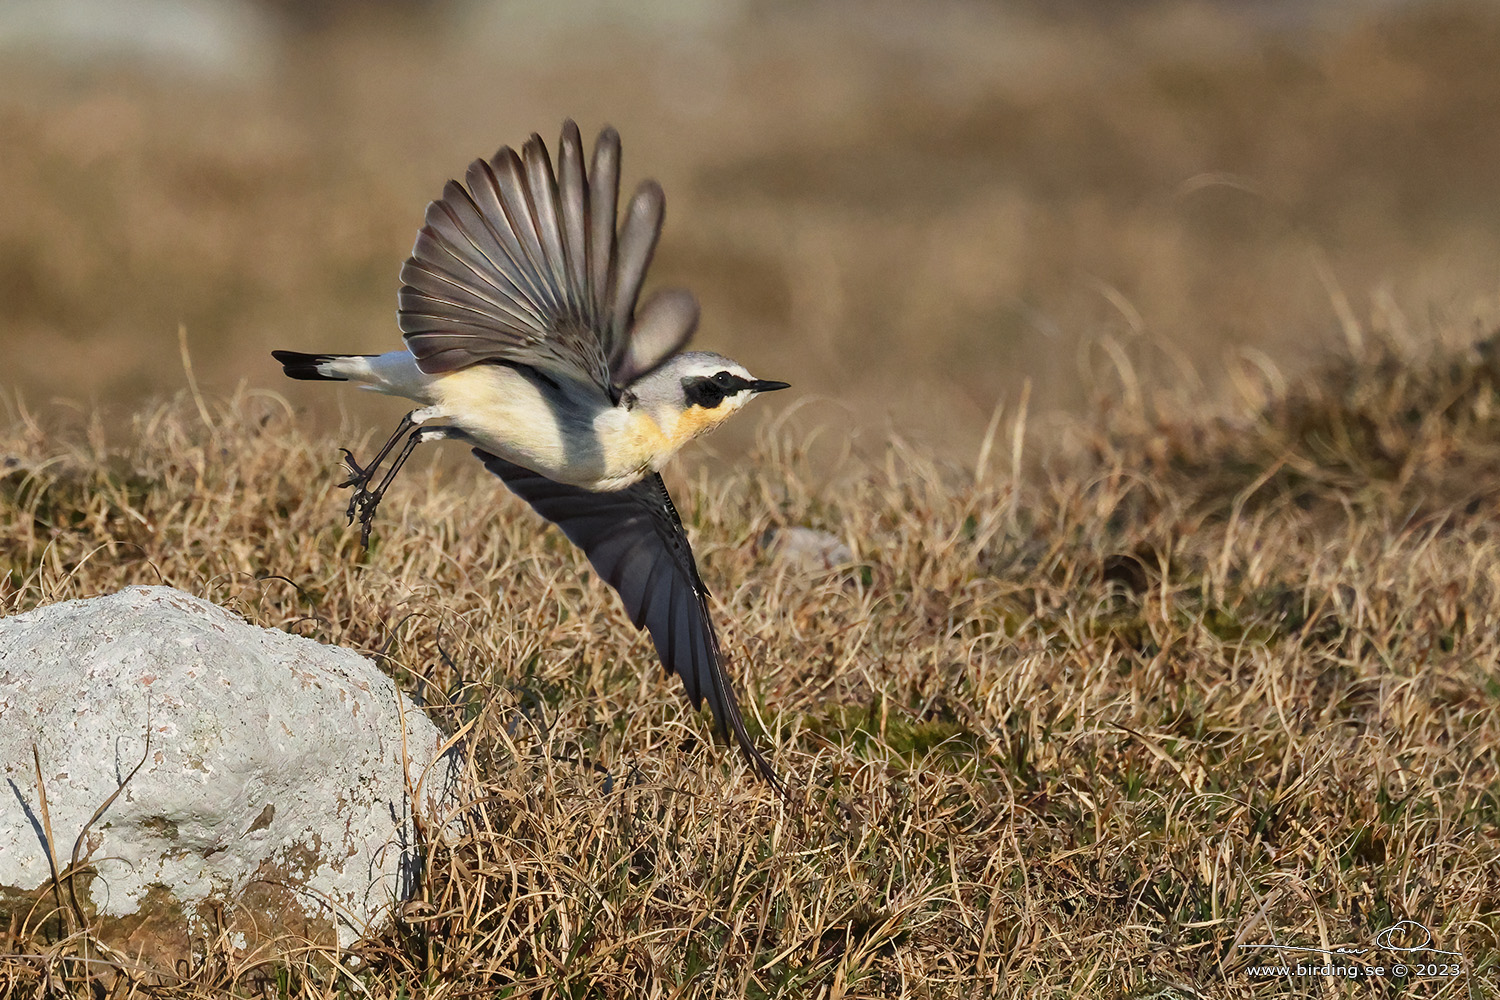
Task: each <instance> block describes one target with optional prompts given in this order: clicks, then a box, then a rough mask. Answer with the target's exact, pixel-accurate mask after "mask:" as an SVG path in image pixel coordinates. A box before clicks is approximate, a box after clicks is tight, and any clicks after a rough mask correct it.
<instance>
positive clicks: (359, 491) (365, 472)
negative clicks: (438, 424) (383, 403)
mask: <svg viewBox="0 0 1500 1000" xmlns="http://www.w3.org/2000/svg"><path fill="white" fill-rule="evenodd" d="M434 416H437V411H436V410H435V408H433V407H430V406H427V407H423V408H422V409H420V410H412V411H411V412H410V413H408V414H406V416H404V417H402V418H401V423H399V424H397V425H396V430H395V431H394V432H392V434H391V436H390V439H389V440H388V441H386V443H385V445H384V446H383V447H382V448H381V449H380V451H378V452H376V453H375V457H374V459H372V460H371V461H370V464H369V465H365V466H361V465H360V464H359V463H358V462H356V461H355V460H354V452H352V451H350V450H349V449H348V448H340V449H339V450H340V451H342V452H343V453H344V464H345V465H346V466H348V468H349V478H348V479H346V480H344V481H343V482H342V483H339V489H341V490H346V489H348V488H349V487H351V486H352V487H354V495H353V496H351V497H350V498H349V510H348V511H347V516H348V518H349V523H350V524H353V523H354V514H355V512H356V511H357V510H359V508H360V506H361V502H362V499H363V498H364V497H365V496H366V495H367V494H368V491H367V490H366V489H365V487H366V486H368V485H369V484H370V482H371V480H373V479H374V478H375V470H376V469H378V468H380V463H381V462H384V461H385V458H386V456H387V455H389V454H390V453H391V449H392V448H395V447H396V442H398V441H400V440H401V438H402V436H403V435H404V434H406V432H407V431H409V430H411V429H412V428H413V427H415V426H416V425H417V424H420V423H421V422H422V421H424V420H428V419H431V418H432V417H434Z"/></svg>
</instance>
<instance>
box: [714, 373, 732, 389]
mask: <svg viewBox="0 0 1500 1000" xmlns="http://www.w3.org/2000/svg"><path fill="white" fill-rule="evenodd" d="M714 381H715V382H716V383H718V385H719V387H720V388H721V389H728V388H730V387H731V386H732V385H734V376H733V375H731V374H729V373H728V372H719V374H717V375H715V376H714Z"/></svg>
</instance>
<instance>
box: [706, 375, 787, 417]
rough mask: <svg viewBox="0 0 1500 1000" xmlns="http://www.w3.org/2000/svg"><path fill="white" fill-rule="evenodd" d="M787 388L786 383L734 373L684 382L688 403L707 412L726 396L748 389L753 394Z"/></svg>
mask: <svg viewBox="0 0 1500 1000" xmlns="http://www.w3.org/2000/svg"><path fill="white" fill-rule="evenodd" d="M785 388H787V384H786V383H785V382H771V381H768V380H766V379H748V378H740V377H739V376H738V375H735V374H734V373H733V372H719V373H717V374H716V375H714V376H713V377H712V378H705V377H704V376H702V375H692V376H689V377H688V378H685V379H683V380H682V394H683V395H684V396H685V397H686V398H687V401H688V403H690V404H691V405H693V406H701V407H703V408H704V409H705V410H712V409H713V408H714V407H716V406H718V405H719V404H720V403H722V402H723V401H724V397H725V396H733V395H735V394H736V393H740V392H744V391H745V390H746V389H749V390H750V391H751V392H772V391H774V390H776V389H785Z"/></svg>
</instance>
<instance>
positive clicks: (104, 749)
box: [0, 587, 454, 957]
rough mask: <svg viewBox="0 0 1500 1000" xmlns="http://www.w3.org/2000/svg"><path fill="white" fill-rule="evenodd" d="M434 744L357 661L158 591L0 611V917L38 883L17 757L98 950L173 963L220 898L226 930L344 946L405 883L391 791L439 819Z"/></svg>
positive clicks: (424, 724) (406, 837) (45, 876)
mask: <svg viewBox="0 0 1500 1000" xmlns="http://www.w3.org/2000/svg"><path fill="white" fill-rule="evenodd" d="M403 718H404V722H403ZM148 720H149V729H150V750H149V753H147V752H146V751H147V743H146V734H147V728H148ZM403 728H404V732H403ZM441 743H442V736H441V733H440V732H439V731H438V730H437V728H436V727H435V726H434V725H433V724H432V723H431V721H429V720H428V718H427V717H426V716H425V715H424V714H423V713H422V711H421V710H420V709H418V708H417V707H415V706H414V705H413V704H412V703H411V702H410V701H409V700H408V699H407V698H406V697H405V696H404V695H401V694H399V692H398V691H397V690H396V687H395V685H394V684H392V682H391V680H390V678H389V677H387V676H386V675H385V674H383V673H382V672H381V671H380V670H379V669H377V668H376V667H375V665H374V664H373V663H371V662H370V661H369V660H366V659H365V658H363V657H361V656H359V655H358V654H356V653H354V652H352V651H350V650H346V649H340V648H338V647H333V646H324V645H321V644H319V643H316V642H313V641H311V640H309V639H303V638H300V637H298V636H293V635H289V634H287V633H285V632H279V631H276V630H273V629H263V628H256V627H254V626H252V625H248V624H246V623H245V622H244V621H243V620H241V619H240V618H238V617H236V616H235V615H232V614H230V613H229V612H228V611H225V610H224V609H223V608H220V607H217V606H215V605H213V604H210V603H208V602H207V601H202V600H199V599H198V598H196V597H192V596H190V595H188V594H184V593H182V592H180V591H177V590H173V589H171V588H168V587H130V588H127V589H126V590H123V591H121V592H120V593H118V594H114V595H111V596H108V597H99V598H94V599H91V600H83V601H69V602H67V603H65V604H56V605H52V606H50V607H45V608H40V609H38V610H35V611H32V612H30V613H28V614H24V615H18V616H16V617H13V618H9V619H5V620H3V621H0V779H3V781H0V920H3V918H4V912H3V911H4V910H5V909H7V908H8V907H7V906H5V905H3V904H5V903H6V901H10V902H12V903H14V902H17V901H19V902H21V903H22V904H23V905H25V898H24V897H25V896H26V895H28V894H29V896H30V898H32V899H35V898H38V897H39V896H40V895H42V894H43V893H44V892H45V891H46V888H47V887H48V886H50V879H51V875H50V870H49V865H48V860H47V853H46V849H45V840H46V837H45V834H44V833H43V831H44V829H45V828H46V826H45V823H44V817H43V812H42V808H41V799H40V797H39V795H38V792H37V777H36V767H35V764H34V763H33V757H32V748H33V747H35V748H36V751H37V753H38V754H39V755H40V759H41V775H42V782H43V784H44V786H45V790H46V804H47V817H48V818H50V824H51V830H52V835H53V837H54V838H55V843H54V852H55V854H56V860H57V864H58V867H59V869H65V868H66V867H67V865H68V862H69V858H70V857H71V855H72V854H73V851H74V845H75V842H78V844H79V849H78V854H79V858H80V860H85V859H87V860H88V861H89V862H90V863H91V866H92V868H93V869H94V872H95V874H94V875H93V876H92V877H88V878H80V879H79V880H78V883H79V888H80V890H82V888H83V886H85V885H86V886H87V891H86V892H84V891H80V892H79V896H80V898H81V901H82V902H83V903H84V905H85V907H86V908H87V909H88V910H89V911H91V913H90V915H91V917H96V918H98V920H99V921H100V922H101V926H103V927H104V931H103V932H102V936H104V937H105V939H106V940H109V936H110V928H111V927H112V928H113V929H114V935H115V936H116V937H117V938H124V939H126V940H127V941H128V943H129V944H130V945H132V946H135V945H144V946H145V949H146V951H147V953H155V954H156V955H157V956H159V957H161V956H166V957H170V956H172V955H174V954H181V953H182V952H183V951H184V950H185V945H186V942H187V938H186V937H185V936H184V932H185V931H187V930H189V929H195V931H196V935H197V936H200V937H201V935H202V933H203V931H204V930H208V931H209V932H210V933H212V931H213V930H214V927H213V925H212V920H213V919H214V916H213V914H214V910H215V909H217V908H220V907H222V912H223V913H224V914H225V919H226V920H227V921H228V922H229V923H231V924H233V925H234V927H235V930H236V933H240V934H243V933H245V930H244V929H245V928H246V927H249V928H252V929H254V930H255V931H256V932H257V933H259V934H262V935H263V934H264V932H265V931H266V930H267V929H268V924H271V925H277V926H271V927H269V929H270V930H272V931H276V930H281V931H286V930H287V929H288V928H287V925H288V923H290V924H292V925H295V930H296V931H297V932H300V933H304V934H308V935H310V936H314V937H317V938H321V939H327V938H329V936H330V935H329V934H328V932H329V930H330V929H332V930H336V932H337V938H338V941H339V943H340V944H347V943H348V942H350V941H351V940H353V939H354V938H356V937H358V936H359V935H360V934H362V933H364V932H366V931H367V930H370V929H374V928H375V927H377V926H379V925H380V923H381V922H382V921H384V920H385V919H387V918H388V917H389V915H390V912H391V908H392V904H393V903H394V902H395V901H396V900H399V899H405V898H406V897H407V895H408V893H409V891H410V889H411V888H412V886H411V880H412V876H413V873H414V871H415V864H414V858H413V856H412V850H411V847H412V845H413V844H414V843H415V835H414V832H413V829H412V818H411V810H412V800H411V797H410V796H409V795H408V783H409V784H410V787H413V788H415V787H416V786H417V783H418V782H419V781H420V782H422V794H421V796H420V798H421V804H420V805H418V808H419V809H421V810H423V815H426V816H432V817H434V819H440V814H439V812H438V810H439V809H440V808H441V805H442V802H443V799H444V796H445V794H446V793H447V792H448V790H449V787H450V785H451V782H452V780H453V773H454V772H453V769H452V760H453V755H449V756H447V757H444V758H442V759H441V760H439V761H438V762H437V764H436V766H432V767H431V768H430V770H429V765H432V764H433V762H434V758H435V756H436V754H437V751H438V749H439V747H440V745H441ZM143 754H144V755H145V757H146V761H145V765H144V766H143V767H141V769H140V771H139V772H138V773H136V774H135V775H134V777H129V779H128V780H126V779H127V776H129V775H130V772H131V769H132V768H134V767H135V766H136V764H137V763H138V762H140V761H141V759H142V756H143ZM403 761H404V762H405V765H406V766H405V767H404V768H403V766H402V765H403ZM121 782H124V788H123V790H122V791H121V792H120V794H119V796H118V797H117V798H116V799H115V800H114V802H113V803H111V804H110V805H109V807H108V808H107V809H106V810H105V811H104V812H103V814H102V815H101V816H99V818H98V819H96V820H95V821H94V822H93V823H92V825H90V823H89V819H90V817H91V816H92V815H93V813H94V811H95V809H97V808H99V806H101V805H102V804H103V803H104V802H105V801H106V800H107V799H108V798H109V796H110V795H112V794H113V793H114V792H115V790H116V789H117V788H119V787H120V785H121ZM85 834H86V835H85ZM81 835H84V836H82V840H81V841H80V840H79V838H80V836H81ZM39 887H40V891H38V890H39ZM148 896H149V899H148ZM110 918H122V919H121V920H119V921H114V922H111V920H110ZM236 921H238V923H236ZM148 925H153V926H148ZM94 929H95V930H96V932H97V931H99V930H100V928H99V927H95V928H94ZM163 935H164V937H163Z"/></svg>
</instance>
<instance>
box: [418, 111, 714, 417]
mask: <svg viewBox="0 0 1500 1000" xmlns="http://www.w3.org/2000/svg"><path fill="white" fill-rule="evenodd" d="M590 173H591V174H592V176H590ZM619 194H620V137H619V135H618V134H617V133H616V132H615V130H614V129H612V128H608V127H606V128H605V129H604V130H603V131H602V132H600V133H599V139H598V141H597V142H596V143H595V146H594V159H593V166H592V169H591V171H585V169H584V165H583V144H582V141H581V140H580V138H579V134H578V126H577V125H575V124H574V123H573V122H571V121H568V122H564V124H563V131H562V139H561V141H560V146H559V151H558V160H557V172H556V173H554V172H553V169H552V160H551V158H550V157H549V156H548V154H547V147H546V146H545V145H543V143H542V139H541V137H540V136H538V135H532V137H531V139H530V140H529V141H527V143H526V145H525V146H523V147H522V149H521V152H520V154H519V155H518V154H517V153H516V152H515V150H513V149H511V148H510V147H509V146H504V147H501V149H500V151H499V152H498V153H496V154H495V155H494V156H493V157H491V158H490V159H488V160H475V161H474V162H473V163H472V164H470V165H469V169H468V172H467V173H466V174H465V175H464V182H463V183H459V182H458V181H449V182H448V184H447V185H446V186H445V187H444V188H443V196H442V197H441V198H439V199H438V200H437V201H434V202H432V203H431V204H430V205H428V206H427V215H426V218H425V223H424V225H423V226H422V229H421V231H420V232H418V234H417V242H416V246H414V247H413V248H412V252H411V256H410V257H409V258H407V261H406V263H405V265H403V266H402V268H401V281H402V285H401V291H400V293H399V296H398V300H397V302H398V311H397V322H398V323H399V325H400V327H401V332H402V333H403V334H405V337H406V345H407V348H408V349H409V350H410V351H411V352H412V354H413V355H415V356H416V359H417V364H418V366H419V367H420V368H421V369H422V370H423V371H424V372H427V373H428V374H437V373H441V372H448V371H455V370H457V369H460V368H466V367H468V366H469V365H474V364H479V363H481V362H486V361H501V362H510V363H517V364H525V365H531V366H533V367H536V368H541V369H543V370H547V371H550V372H553V373H556V374H560V375H563V376H565V377H568V378H572V379H577V380H582V381H584V382H585V383H589V382H592V383H593V384H595V385H597V386H599V388H600V389H602V390H604V391H605V392H606V394H608V395H609V396H610V398H611V399H617V398H618V395H619V393H618V389H619V388H620V387H623V386H625V385H628V384H629V383H630V382H632V381H634V380H635V379H636V378H638V377H639V376H640V375H642V374H644V373H645V372H647V371H649V370H650V369H652V368H654V367H656V365H658V364H660V363H661V362H662V361H664V360H666V359H667V358H668V357H669V356H671V355H672V354H674V353H675V352H677V351H678V350H680V349H681V348H682V346H683V345H684V344H686V343H687V341H688V339H689V338H690V337H691V336H692V335H693V330H694V329H695V328H696V326H697V323H698V303H697V300H696V299H694V298H693V295H692V294H691V293H690V292H687V291H684V290H682V289H669V290H665V291H662V292H659V293H657V294H656V295H653V296H652V297H651V298H650V299H649V300H647V301H646V302H645V303H644V304H643V305H641V306H640V308H639V309H637V304H638V302H639V299H640V293H641V286H642V284H643V283H644V282H645V279H646V271H647V269H648V268H649V267H650V265H651V257H652V255H653V254H654V253H655V251H656V241H657V238H658V237H659V236H660V235H661V226H662V216H663V212H664V210H665V204H666V203H665V199H664V197H663V195H662V190H661V187H660V185H658V184H657V183H656V182H655V181H646V182H645V183H643V184H642V185H641V186H640V187H639V188H638V189H637V190H636V192H635V195H634V196H633V197H632V198H631V199H630V204H629V205H628V206H627V208H626V211H625V221H624V223H623V225H621V226H620V227H619V230H618V232H616V206H617V204H618V202H619Z"/></svg>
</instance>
